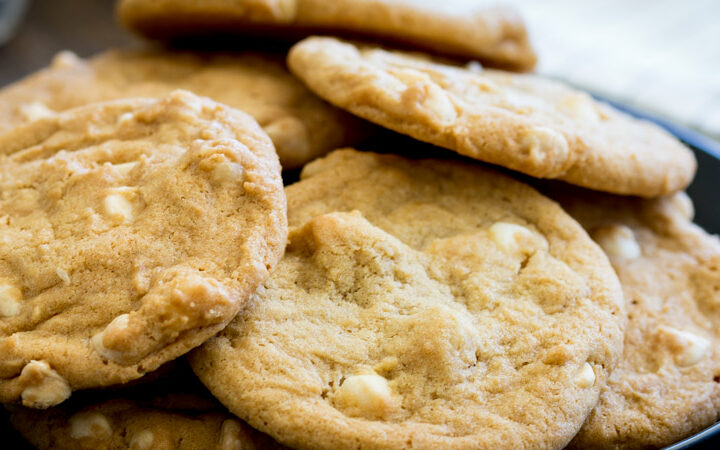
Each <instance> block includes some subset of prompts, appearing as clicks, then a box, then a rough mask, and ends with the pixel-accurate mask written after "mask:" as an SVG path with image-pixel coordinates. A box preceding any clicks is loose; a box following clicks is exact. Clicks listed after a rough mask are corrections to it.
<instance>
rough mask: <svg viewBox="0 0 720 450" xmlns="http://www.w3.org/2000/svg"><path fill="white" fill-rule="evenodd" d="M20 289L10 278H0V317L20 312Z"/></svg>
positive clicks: (15, 314)
mask: <svg viewBox="0 0 720 450" xmlns="http://www.w3.org/2000/svg"><path fill="white" fill-rule="evenodd" d="M21 300H22V291H21V290H20V288H18V287H17V286H15V284H13V283H11V282H10V280H7V279H4V278H0V318H1V317H12V316H17V315H18V314H20V310H21V307H22V304H21V303H20V301H21Z"/></svg>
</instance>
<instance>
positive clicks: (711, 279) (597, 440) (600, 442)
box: [552, 189, 720, 448]
mask: <svg viewBox="0 0 720 450" xmlns="http://www.w3.org/2000/svg"><path fill="white" fill-rule="evenodd" d="M563 191H564V192H561V193H560V194H557V193H555V194H552V195H553V197H554V198H558V199H559V200H561V202H562V204H563V206H565V207H566V208H567V210H568V211H569V212H570V214H571V215H572V216H573V217H574V218H576V219H577V220H578V221H579V222H580V223H581V224H582V225H583V226H584V227H585V228H586V229H587V230H588V231H589V232H590V235H591V236H592V237H593V238H594V239H595V240H596V241H597V242H598V243H599V244H600V245H601V247H602V248H603V249H605V252H606V253H607V254H608V256H609V257H610V261H611V263H612V265H613V267H614V268H615V271H616V272H617V274H618V278H619V279H620V284H621V285H622V287H623V291H624V293H625V299H626V301H627V310H628V317H629V321H628V326H627V330H626V332H625V353H624V355H623V358H622V361H621V363H620V365H619V366H618V368H616V369H615V370H614V371H613V372H612V375H611V376H610V378H609V379H608V384H607V386H606V387H605V388H604V389H603V391H602V393H601V395H600V402H599V403H598V406H597V407H596V408H595V410H593V412H592V413H591V414H590V417H589V419H588V421H587V422H586V423H585V425H584V426H583V428H582V429H581V430H580V433H578V435H577V437H576V438H575V440H574V441H573V446H574V447H575V448H650V447H652V448H659V447H664V446H666V445H670V444H672V443H674V442H677V441H678V440H680V439H682V438H685V437H687V436H689V435H691V434H693V433H695V432H698V431H700V430H702V429H703V428H705V427H707V426H710V425H711V424H713V423H714V422H715V421H716V420H717V419H718V412H719V411H720V241H718V239H717V237H716V236H710V235H708V234H707V233H706V232H705V231H703V230H702V229H700V228H699V227H697V226H696V225H694V224H693V223H691V221H690V220H691V219H692V203H691V202H690V200H689V199H688V198H687V196H685V194H684V193H681V194H676V195H675V196H673V197H669V198H663V199H658V200H642V199H637V198H621V197H615V196H609V195H601V194H596V193H592V192H585V191H582V192H579V190H578V192H568V191H567V190H566V189H563Z"/></svg>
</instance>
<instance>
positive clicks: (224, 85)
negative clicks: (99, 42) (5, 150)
mask: <svg viewBox="0 0 720 450" xmlns="http://www.w3.org/2000/svg"><path fill="white" fill-rule="evenodd" d="M175 89H186V90H189V91H192V92H194V93H196V94H197V95H203V96H206V97H210V98H212V99H213V100H215V101H217V102H220V103H224V104H227V105H229V106H232V107H234V108H238V109H241V110H243V111H245V112H247V113H248V114H250V115H252V116H253V117H254V118H255V120H257V121H258V122H259V123H260V125H261V126H262V127H263V129H264V130H265V132H267V134H268V135H269V136H270V138H271V139H272V140H273V144H275V148H276V149H277V152H278V155H279V157H280V162H281V164H282V165H283V168H286V169H292V168H295V167H300V166H302V165H303V164H304V163H306V162H308V161H310V160H312V159H314V158H316V157H318V156H321V155H323V154H325V153H327V152H329V151H330V150H334V149H336V148H337V147H338V146H343V145H351V144H354V143H356V142H357V141H358V139H359V138H361V137H362V136H363V134H366V133H367V126H365V125H363V124H362V123H361V121H359V120H357V119H355V118H353V117H352V116H350V115H349V114H347V113H345V112H342V111H340V110H338V109H336V108H333V107H332V106H330V105H328V104H327V103H325V102H323V101H322V100H320V99H318V98H317V97H316V96H315V95H314V94H313V93H311V92H310V91H308V89H307V88H305V87H304V86H303V85H302V83H300V82H298V81H297V80H296V79H295V77H293V76H292V75H290V74H289V73H288V72H287V70H286V69H285V64H284V61H282V59H281V58H278V57H276V56H273V55H265V54H255V53H240V54H201V53H178V52H170V51H161V50H109V51H106V52H104V53H101V54H99V55H97V56H95V57H93V58H90V59H89V60H87V61H86V60H82V59H79V58H78V57H77V56H75V55H73V54H72V53H70V52H62V53H60V54H58V55H57V56H56V57H55V59H54V60H53V63H52V64H51V65H50V67H48V68H47V69H45V70H42V71H40V72H38V73H36V74H34V75H31V76H29V77H28V78H25V79H24V80H21V81H18V82H16V83H14V84H13V85H11V86H8V87H6V88H5V89H3V90H1V91H0V132H2V131H7V130H10V129H11V128H13V127H15V126H17V125H18V124H21V123H25V122H27V121H29V120H32V119H36V118H40V117H43V116H45V115H48V114H50V113H52V112H58V111H64V110H66V109H69V108H74V107H76V106H82V105H85V104H87V103H91V102H96V101H107V100H116V99H121V98H130V97H153V98H158V97H162V96H165V95H167V94H169V93H170V92H171V91H173V90H175Z"/></svg>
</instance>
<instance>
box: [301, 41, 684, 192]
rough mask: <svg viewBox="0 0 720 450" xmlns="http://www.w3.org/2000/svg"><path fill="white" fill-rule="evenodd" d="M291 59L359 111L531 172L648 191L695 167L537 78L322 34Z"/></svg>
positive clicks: (321, 88)
mask: <svg viewBox="0 0 720 450" xmlns="http://www.w3.org/2000/svg"><path fill="white" fill-rule="evenodd" d="M288 63H289V66H290V69H291V70H292V71H293V73H295V74H296V75H297V76H299V77H300V78H301V79H302V80H303V81H305V83H306V84H307V85H308V86H309V87H310V89H312V90H313V91H315V92H316V93H318V95H320V96H321V97H323V98H325V99H326V100H328V101H330V102H331V103H333V104H335V105H337V106H339V107H341V108H343V109H347V110H348V111H350V112H352V113H354V114H356V115H358V116H360V117H363V118H365V119H368V120H370V121H372V122H375V123H377V124H379V125H382V126H384V127H387V128H390V129H392V130H395V131H398V132H400V133H403V134H407V135H410V136H412V137H414V138H416V139H419V140H421V141H426V142H430V143H432V144H435V145H439V146H441V147H445V148H447V149H450V150H454V151H456V152H458V153H461V154H463V155H466V156H469V157H471V158H475V159H480V160H482V161H487V162H490V163H493V164H498V165H501V166H504V167H507V168H510V169H513V170H517V171H519V172H523V173H526V174H528V175H531V176H534V177H539V178H557V179H560V180H564V181H567V182H569V183H572V184H577V185H580V186H583V187H588V188H591V189H596V190H601V191H607V192H613V193H617V194H633V195H639V196H644V197H652V196H658V195H662V194H668V193H671V192H674V191H677V190H680V189H683V188H684V187H686V186H687V185H688V183H689V182H690V181H691V180H692V177H693V175H694V173H695V166H696V162H695V157H694V156H693V153H692V152H691V151H690V149H688V148H687V147H685V146H684V145H682V144H681V143H680V142H679V141H678V140H677V139H675V138H674V137H672V136H671V135H670V134H668V133H666V132H665V131H663V130H662V129H660V128H659V127H657V126H656V125H653V124H651V123H649V122H645V121H640V120H637V119H634V118H631V117H630V116H627V115H626V114H624V113H621V112H619V111H616V110H615V109H613V108H611V107H610V106H608V105H605V104H603V103H599V102H596V101H594V100H593V99H592V98H590V97H589V96H588V95H587V94H585V93H583V92H580V91H577V90H574V89H571V88H569V87H567V86H565V85H562V84H560V83H557V82H553V81H550V80H545V79H542V78H539V77H536V76H532V75H518V74H511V73H507V72H500V71H493V70H484V69H476V68H474V67H473V66H468V67H465V68H462V67H455V66H449V65H444V64H439V63H435V62H432V61H430V60H428V59H425V58H422V57H421V56H419V55H410V54H403V53H400V52H388V51H385V50H382V49H378V48H369V47H362V48H358V47H356V46H355V45H352V44H349V43H344V42H342V41H339V40H337V39H334V38H320V37H315V38H308V39H306V40H304V41H302V42H300V43H299V44H297V45H296V46H295V47H293V49H292V50H291V51H290V54H289V57H288Z"/></svg>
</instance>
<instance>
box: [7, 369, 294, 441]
mask: <svg viewBox="0 0 720 450" xmlns="http://www.w3.org/2000/svg"><path fill="white" fill-rule="evenodd" d="M174 376H177V374H174ZM168 381H169V382H170V383H171V384H172V380H163V381H162V382H160V381H158V382H155V383H153V384H152V385H148V386H145V387H144V388H143V389H142V390H140V391H139V392H127V390H121V391H119V392H114V391H113V392H99V393H95V392H93V393H92V395H89V394H91V393H90V392H88V395H86V396H84V398H82V399H79V400H80V401H75V400H76V399H73V400H71V401H69V402H67V403H64V404H63V405H62V406H58V407H54V408H50V409H47V410H42V411H41V410H37V409H30V408H23V407H13V408H11V413H10V421H11V422H12V425H13V427H14V428H15V429H17V430H18V431H19V432H20V433H21V434H22V436H23V437H24V438H25V439H27V440H28V441H29V442H30V443H31V444H32V445H33V446H34V447H35V448H38V449H40V450H45V449H57V450H64V449H65V450H76V449H93V450H94V449H98V448H101V449H118V450H120V449H136V450H141V449H151V448H153V449H155V448H157V449H177V450H183V449H186V450H197V449H217V450H256V449H257V450H265V449H281V448H284V447H282V446H281V445H279V444H277V443H276V442H275V441H273V439H272V438H270V437H269V436H267V435H264V434H262V433H260V432H258V431H256V430H254V429H252V428H250V427H249V426H248V425H247V424H245V423H243V422H241V421H239V420H238V419H237V418H235V417H233V416H232V415H231V414H229V413H228V412H227V410H225V408H223V407H222V406H221V405H219V404H218V403H217V401H215V399H213V398H212V397H211V396H210V395H209V394H207V393H203V392H202V391H200V390H197V389H186V388H177V387H173V388H172V389H168V388H167V387H165V384H167V382H168ZM157 391H160V392H157ZM195 391H197V392H195Z"/></svg>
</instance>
